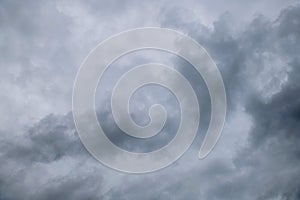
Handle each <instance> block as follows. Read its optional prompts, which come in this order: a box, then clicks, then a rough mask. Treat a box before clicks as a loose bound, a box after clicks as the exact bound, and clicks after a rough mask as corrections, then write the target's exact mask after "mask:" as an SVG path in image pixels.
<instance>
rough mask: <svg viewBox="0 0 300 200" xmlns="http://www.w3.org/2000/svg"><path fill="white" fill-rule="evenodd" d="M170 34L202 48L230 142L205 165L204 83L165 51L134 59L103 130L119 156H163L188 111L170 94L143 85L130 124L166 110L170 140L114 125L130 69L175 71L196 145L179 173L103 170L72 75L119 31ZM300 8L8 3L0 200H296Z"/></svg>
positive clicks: (102, 99) (103, 88)
mask: <svg viewBox="0 0 300 200" xmlns="http://www.w3.org/2000/svg"><path fill="white" fill-rule="evenodd" d="M140 27H163V28H171V29H174V30H177V31H180V32H182V33H184V34H186V35H188V36H190V37H191V38H193V39H195V40H196V41H197V42H198V43H200V44H201V45H202V46H203V47H204V48H205V49H206V50H207V51H208V53H209V54H210V56H211V57H212V58H213V60H214V61H215V63H216V64H217V66H218V68H219V70H220V72H221V74H222V77H223V81H224V85H225V89H226V95H227V116H226V121H225V125H224V129H223V132H222V135H221V137H220V139H219V141H218V143H217V145H216V146H215V148H214V149H213V151H212V152H211V153H210V154H209V156H208V157H206V158H205V159H202V160H199V159H198V156H197V155H198V151H199V147H200V145H201V142H202V141H203V137H204V135H205V131H206V130H207V127H208V123H209V119H210V99H209V97H208V91H207V88H206V86H205V83H204V81H203V79H202V78H201V77H199V76H198V75H197V74H196V73H195V70H194V69H193V67H192V66H190V65H189V64H188V63H187V62H185V61H184V60H182V59H180V58H178V57H176V56H174V55H170V54H168V53H166V52H160V51H154V50H143V51H140V52H134V53H131V54H129V55H126V56H124V57H122V58H120V59H119V60H117V61H116V62H115V63H113V64H112V65H111V66H110V68H109V70H107V72H106V74H105V76H104V77H103V79H102V80H101V81H100V82H99V85H98V88H97V92H96V108H97V115H98V120H99V123H100V124H101V126H103V129H104V130H106V132H107V136H108V138H110V139H111V141H113V142H114V143H115V144H116V145H118V146H120V147H122V148H124V149H127V150H130V151H136V152H147V151H152V150H155V149H157V148H159V147H161V146H164V145H165V144H167V142H168V141H170V140H171V139H172V137H174V133H175V132H176V129H177V128H178V123H179V121H180V109H179V107H178V102H177V101H176V99H175V98H174V95H172V93H171V92H170V91H168V90H167V89H165V88H162V87H158V86H151V85H150V86H146V87H144V88H142V89H140V90H138V91H137V92H136V93H135V94H134V95H133V97H132V101H131V102H130V109H131V115H132V118H133V120H134V121H135V122H136V123H137V124H140V125H146V124H147V123H149V117H148V115H147V110H148V109H149V107H150V106H151V105H153V104H155V103H160V104H162V105H164V106H165V108H166V110H167V111H168V119H167V121H166V124H165V127H164V128H163V130H162V132H161V133H160V134H159V135H157V136H155V137H156V138H155V137H154V138H151V139H149V140H142V141H140V140H137V139H134V138H131V137H128V136H126V134H124V133H122V131H121V130H120V129H119V128H118V127H117V125H116V123H115V122H114V119H113V116H112V115H111V108H110V106H109V105H110V97H111V90H112V88H113V86H114V85H115V83H116V81H117V80H118V78H119V77H120V76H121V75H122V74H123V73H124V72H126V71H128V70H129V69H131V68H132V67H134V66H136V65H138V64H143V63H147V62H153V61H156V62H160V63H165V64H168V65H172V66H173V67H174V68H175V69H176V70H178V71H179V72H180V73H182V74H183V75H184V76H185V77H186V78H187V79H188V80H189V81H190V84H191V85H192V86H193V88H194V90H195V92H196V94H197V97H198V99H199V102H200V108H201V120H200V122H199V123H200V128H199V131H198V133H197V137H196V140H195V141H194V142H193V144H192V146H191V147H190V149H189V150H188V151H187V152H186V153H185V154H184V155H183V156H182V157H181V158H180V159H179V160H177V161H176V162H175V163H173V164H172V165H170V166H168V167H166V168H164V169H162V170H159V171H156V172H152V173H146V174H128V173H122V172H118V171H115V170H113V169H110V168H108V167H106V166H104V165H102V164H101V163H99V162H98V161H96V160H95V159H94V158H93V157H92V156H91V155H90V154H89V153H88V151H87V150H86V149H85V147H84V146H83V145H82V143H81V141H80V139H79V136H78V134H77V132H76V129H75V125H74V120H73V115H72V90H73V84H74V81H75V77H76V73H77V71H78V69H79V67H80V65H81V63H82V62H83V60H84V58H85V57H86V56H87V55H88V53H89V52H90V51H91V50H92V49H93V48H94V47H95V46H96V45H97V44H99V43H100V42H101V41H103V40H104V39H106V38H108V37H110V36H111V35H114V34H117V33H119V32H121V31H125V30H129V29H132V28H140ZM299 52H300V4H299V1H296V0H286V1H279V0H273V1H271V0H263V1H258V0H253V1H247V2H241V1H238V0H229V1H226V2H224V1H220V0H212V1H208V0H198V1H192V0H190V1H166V0H163V1H158V0H154V1H143V2H142V1H136V0H125V1H108V0H107V1H105V0H101V1H83V0H81V1H79V0H76V1H58V0H55V1H31V0H28V1H19V2H18V1H6V0H0V70H1V73H0V98H1V103H0V111H1V115H0V163H1V164H0V200H19V199H22V200H23V199H24V200H26V199H30V200H35V199H39V200H40V199H64V200H65V199H104V200H113V199H124V200H127V199H128V200H134V199H149V200H150V199H191V200H194V199H197V200H198V199H201V200H218V199H230V200H239V199H243V200H248V199H249V200H253V199H255V200H265V199H267V200H297V199H300V168H299V166H300V133H299V130H300V82H299V80H300V54H299Z"/></svg>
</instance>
